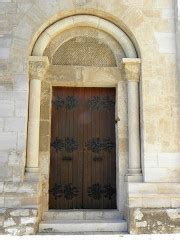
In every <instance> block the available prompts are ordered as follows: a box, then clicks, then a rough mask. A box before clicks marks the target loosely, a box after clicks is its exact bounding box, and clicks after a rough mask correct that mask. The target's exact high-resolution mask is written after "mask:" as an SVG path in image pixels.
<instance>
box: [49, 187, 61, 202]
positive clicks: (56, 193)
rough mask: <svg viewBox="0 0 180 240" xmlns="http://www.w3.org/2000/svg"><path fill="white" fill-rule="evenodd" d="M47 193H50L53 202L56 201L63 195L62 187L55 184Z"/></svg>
mask: <svg viewBox="0 0 180 240" xmlns="http://www.w3.org/2000/svg"><path fill="white" fill-rule="evenodd" d="M49 192H50V193H52V195H53V196H54V198H55V200H57V198H60V197H62V195H63V187H62V185H61V184H57V183H55V185H54V187H53V188H52V189H50V190H49Z"/></svg>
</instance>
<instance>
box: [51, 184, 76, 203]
mask: <svg viewBox="0 0 180 240" xmlns="http://www.w3.org/2000/svg"><path fill="white" fill-rule="evenodd" d="M78 192H79V191H78V189H77V188H76V187H75V186H73V185H72V183H68V184H65V185H64V186H63V185H61V184H57V183H55V185H54V187H53V188H52V189H50V190H49V193H51V194H52V195H53V196H54V198H55V200H57V199H58V198H61V197H62V196H63V195H64V198H65V199H66V200H72V199H73V198H74V197H77V196H78Z"/></svg>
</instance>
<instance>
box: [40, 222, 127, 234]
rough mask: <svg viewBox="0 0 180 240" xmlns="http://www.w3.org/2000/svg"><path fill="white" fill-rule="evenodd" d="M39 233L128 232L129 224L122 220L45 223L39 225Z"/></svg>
mask: <svg viewBox="0 0 180 240" xmlns="http://www.w3.org/2000/svg"><path fill="white" fill-rule="evenodd" d="M39 232H40V233H63V232H64V233H67V232H71V233H77V232H79V233H81V232H83V233H85V232H127V222H126V221H124V220H122V219H109V220H84V221H82V220H63V221H60V220H56V221H55V220H54V221H43V222H41V223H40V225H39Z"/></svg>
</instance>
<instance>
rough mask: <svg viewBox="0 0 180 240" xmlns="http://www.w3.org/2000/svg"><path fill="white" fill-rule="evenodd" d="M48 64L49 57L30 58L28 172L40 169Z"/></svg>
mask: <svg viewBox="0 0 180 240" xmlns="http://www.w3.org/2000/svg"><path fill="white" fill-rule="evenodd" d="M48 65H49V62H48V58H47V57H35V56H32V57H30V59H29V81H30V85H29V118H28V135H27V161H26V172H32V173H34V172H38V170H39V126H40V124H39V123H40V101H41V81H42V79H43V77H44V74H45V72H46V70H47V67H48Z"/></svg>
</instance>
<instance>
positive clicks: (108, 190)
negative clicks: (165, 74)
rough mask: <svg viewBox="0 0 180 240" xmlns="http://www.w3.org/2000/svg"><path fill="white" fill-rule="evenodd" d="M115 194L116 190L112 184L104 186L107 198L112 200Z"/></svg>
mask: <svg viewBox="0 0 180 240" xmlns="http://www.w3.org/2000/svg"><path fill="white" fill-rule="evenodd" d="M115 193H116V189H115V188H113V187H112V186H111V185H110V184H107V185H105V186H104V189H103V194H104V197H105V198H108V199H109V200H110V199H111V198H112V196H113V195H114V194H115Z"/></svg>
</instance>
